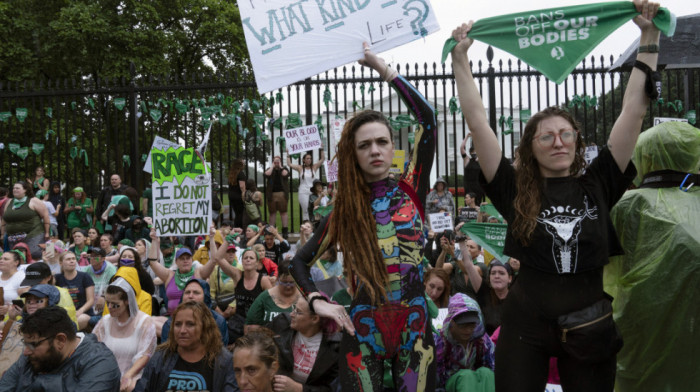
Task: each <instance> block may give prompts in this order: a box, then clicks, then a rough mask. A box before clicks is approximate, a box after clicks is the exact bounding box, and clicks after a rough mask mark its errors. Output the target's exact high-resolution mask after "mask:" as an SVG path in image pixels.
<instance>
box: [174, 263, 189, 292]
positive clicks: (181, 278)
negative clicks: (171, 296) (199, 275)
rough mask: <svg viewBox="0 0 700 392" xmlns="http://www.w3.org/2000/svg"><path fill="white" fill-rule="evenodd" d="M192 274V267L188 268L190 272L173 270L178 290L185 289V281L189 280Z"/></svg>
mask: <svg viewBox="0 0 700 392" xmlns="http://www.w3.org/2000/svg"><path fill="white" fill-rule="evenodd" d="M192 276H194V268H192V269H191V270H190V272H187V273H184V274H183V273H180V271H177V270H176V271H175V284H176V285H177V288H178V289H180V291H182V290H184V289H185V286H187V282H189V281H190V279H191V278H192Z"/></svg>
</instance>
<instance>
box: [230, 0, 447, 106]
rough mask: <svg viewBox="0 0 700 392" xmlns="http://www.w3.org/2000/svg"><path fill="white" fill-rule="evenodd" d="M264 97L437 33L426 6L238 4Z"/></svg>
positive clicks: (358, 0)
mask: <svg viewBox="0 0 700 392" xmlns="http://www.w3.org/2000/svg"><path fill="white" fill-rule="evenodd" d="M238 8H239V10H240V12H241V21H242V22H243V31H244V33H245V38H246V44H247V46H248V52H249V53H250V61H251V62H252V63H253V71H254V73H255V81H256V82H257V86H258V91H259V92H260V93H261V94H263V93H266V92H268V91H272V90H274V89H277V88H280V87H283V86H287V85H289V84H292V83H294V82H297V81H299V80H302V79H304V78H307V77H310V76H313V75H316V74H319V73H321V72H323V71H326V70H329V69H331V68H333V67H337V66H340V65H344V64H347V63H349V62H351V61H354V60H359V59H361V58H362V57H363V56H364V54H363V49H362V42H368V43H369V44H370V45H372V50H373V51H374V52H375V53H379V52H383V51H386V50H389V49H391V48H394V47H397V46H399V45H402V44H405V43H408V42H411V41H414V40H417V39H420V38H422V37H424V36H426V35H428V34H431V33H434V32H436V31H437V30H439V28H440V26H439V25H438V22H437V18H436V17H435V13H434V12H433V8H432V6H431V5H430V2H429V1H428V0H400V1H399V0H315V1H307V0H300V1H294V2H292V1H289V0H265V1H254V0H251V1H239V2H238Z"/></svg>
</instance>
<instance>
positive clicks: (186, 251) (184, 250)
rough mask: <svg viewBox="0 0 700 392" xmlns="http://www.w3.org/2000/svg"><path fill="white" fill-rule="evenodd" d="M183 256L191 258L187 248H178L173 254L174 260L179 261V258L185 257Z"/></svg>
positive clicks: (190, 252)
mask: <svg viewBox="0 0 700 392" xmlns="http://www.w3.org/2000/svg"><path fill="white" fill-rule="evenodd" d="M185 254H187V255H190V256H192V251H191V250H190V249H189V248H180V249H178V250H177V252H176V253H175V258H176V259H179V258H180V256H182V255H185Z"/></svg>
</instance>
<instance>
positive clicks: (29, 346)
mask: <svg viewBox="0 0 700 392" xmlns="http://www.w3.org/2000/svg"><path fill="white" fill-rule="evenodd" d="M51 338H53V336H49V337H47V338H43V339H39V340H37V341H36V342H28V341H26V340H24V339H22V344H24V347H25V348H27V349H28V350H29V351H34V350H36V348H37V347H38V346H39V345H40V344H41V343H43V342H44V341H45V340H49V339H51Z"/></svg>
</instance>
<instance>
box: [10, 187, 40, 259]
mask: <svg viewBox="0 0 700 392" xmlns="http://www.w3.org/2000/svg"><path fill="white" fill-rule="evenodd" d="M33 196H34V193H33V192H32V188H31V187H30V186H29V184H27V183H26V182H24V181H19V182H16V183H15V184H14V185H13V186H12V199H11V200H9V201H8V202H6V203H5V212H4V213H3V216H2V226H3V229H4V230H3V232H4V233H5V234H6V235H7V242H8V245H9V247H10V248H12V247H13V246H15V244H17V243H19V242H24V243H25V244H27V246H29V250H30V252H31V254H32V258H33V259H35V260H39V259H40V258H41V248H40V247H39V244H43V243H44V242H46V241H48V240H49V237H50V228H51V219H50V218H49V212H48V210H47V209H46V206H45V205H44V202H43V201H41V200H39V199H37V198H36V197H33Z"/></svg>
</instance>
